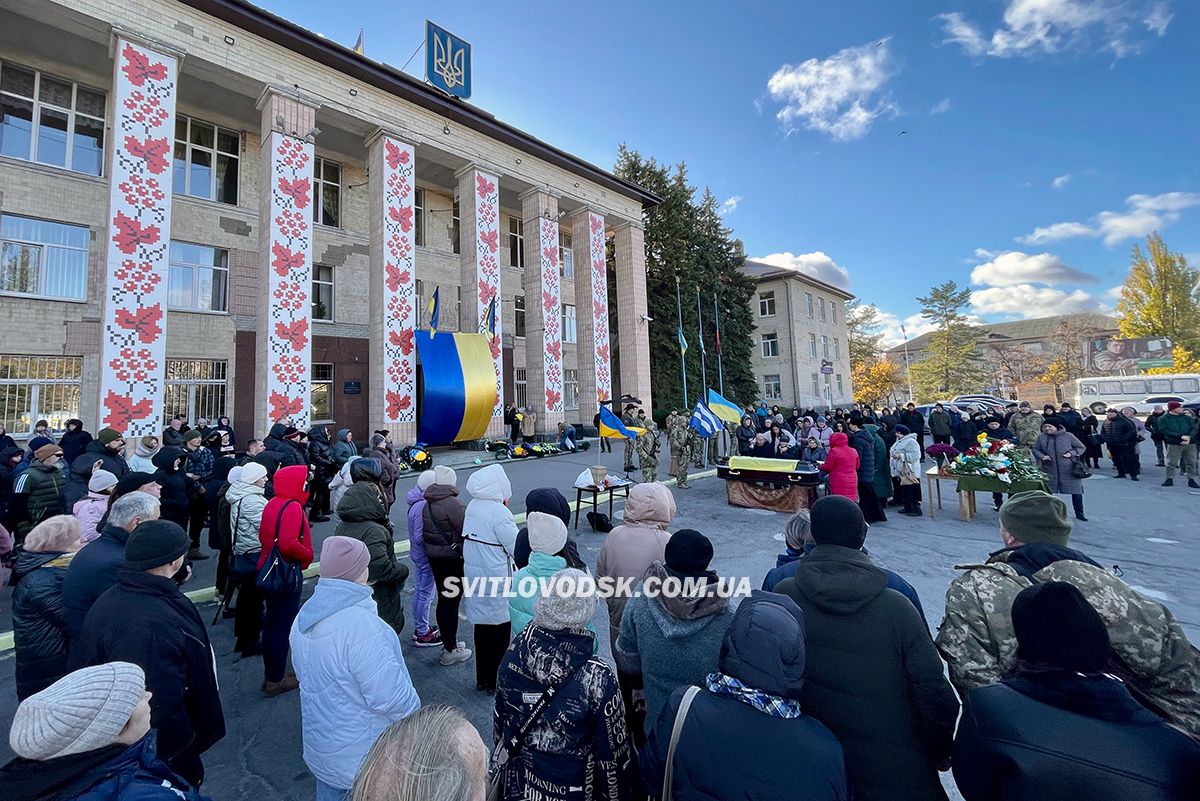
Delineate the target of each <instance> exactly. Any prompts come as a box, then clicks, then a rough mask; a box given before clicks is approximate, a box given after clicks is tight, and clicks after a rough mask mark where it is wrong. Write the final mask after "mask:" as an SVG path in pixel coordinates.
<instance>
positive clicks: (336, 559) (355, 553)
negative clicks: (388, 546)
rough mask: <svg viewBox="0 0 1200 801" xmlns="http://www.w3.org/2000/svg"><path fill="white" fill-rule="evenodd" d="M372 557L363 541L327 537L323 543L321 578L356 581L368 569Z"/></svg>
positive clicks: (350, 538) (351, 538)
mask: <svg viewBox="0 0 1200 801" xmlns="http://www.w3.org/2000/svg"><path fill="white" fill-rule="evenodd" d="M370 561H371V555H370V554H369V553H367V546H366V545H364V544H363V542H362V540H356V539H354V538H353V537H326V538H325V541H324V542H322V543H321V578H331V579H345V580H346V581H354V580H355V579H357V578H358V577H359V576H361V575H362V572H363V571H364V570H366V569H367V563H368V562H370Z"/></svg>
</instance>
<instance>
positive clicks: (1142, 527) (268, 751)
mask: <svg viewBox="0 0 1200 801" xmlns="http://www.w3.org/2000/svg"><path fill="white" fill-rule="evenodd" d="M597 454H598V451H593V452H590V453H588V454H582V455H579V456H569V457H568V456H564V457H556V458H555V459H547V460H543V461H541V462H524V463H513V464H511V466H509V465H506V469H508V471H509V475H510V476H511V477H512V481H513V486H514V501H515V503H514V509H515V510H519V509H520V508H521V506H522V504H521V503H520V501H521V500H522V499H523V498H524V493H525V492H527V491H528V490H529V489H531V488H533V487H535V486H547V485H550V486H558V487H560V488H562V489H563V490H564V492H565V491H566V488H567V487H569V486H570V484H571V483H572V482H573V480H574V478H575V476H576V475H577V474H578V472H579V471H580V470H582V469H584V468H585V467H587V466H588V465H590V464H593V463H595V462H596V461H598V460H597V459H595V456H596V455H597ZM616 456H617V457H618V458H617V460H616V461H617V462H619V460H620V453H619V449H618V453H617V454H616ZM599 461H603V462H604V463H606V464H610V465H611V464H612V462H610V461H609V459H608V458H605V459H603V460H599ZM1143 461H1144V463H1147V462H1148V463H1150V464H1152V463H1153V458H1150V459H1149V460H1143ZM616 466H617V467H620V465H619V464H617V465H616ZM469 472H470V470H469V469H467V470H459V478H460V485H465V479H466V477H467V474H468V473H469ZM1162 473H1163V471H1162V468H1157V467H1152V466H1151V467H1147V468H1146V472H1145V473H1144V474H1143V480H1142V481H1141V482H1139V483H1131V482H1129V481H1122V480H1116V479H1114V478H1111V471H1109V470H1108V469H1107V468H1102V469H1101V470H1099V471H1097V473H1096V475H1095V476H1094V477H1092V478H1090V479H1088V480H1087V481H1085V483H1084V487H1085V501H1086V504H1087V514H1088V517H1089V518H1090V520H1089V522H1086V523H1078V524H1076V527H1075V531H1074V533H1073V535H1072V538H1071V545H1072V546H1073V547H1075V548H1078V549H1079V550H1081V551H1083V552H1084V553H1086V554H1088V555H1090V556H1091V557H1092V558H1094V559H1095V560H1096V561H1097V562H1099V563H1101V564H1103V565H1105V566H1113V565H1117V566H1119V568H1120V570H1121V571H1122V573H1123V576H1124V580H1125V581H1127V582H1129V583H1130V584H1131V585H1132V586H1134V587H1135V588H1137V589H1138V590H1139V591H1140V592H1142V593H1144V594H1146V595H1148V596H1151V597H1153V598H1155V599H1157V600H1160V601H1162V602H1163V603H1166V604H1167V605H1168V606H1169V607H1170V608H1171V610H1172V612H1173V613H1174V614H1175V616H1176V617H1177V618H1178V619H1179V620H1180V622H1181V623H1182V624H1183V626H1184V628H1185V629H1186V630H1187V632H1188V636H1189V637H1190V638H1191V639H1192V641H1193V642H1194V643H1200V591H1198V590H1197V585H1198V583H1197V567H1196V566H1197V565H1198V564H1200V538H1198V537H1197V536H1196V525H1195V521H1196V516H1197V511H1198V510H1200V492H1198V491H1195V490H1188V489H1187V488H1186V486H1182V485H1181V484H1182V482H1180V483H1179V484H1178V485H1177V486H1175V487H1174V488H1170V489H1167V488H1163V487H1160V486H1159V482H1161V480H1162ZM411 481H412V479H407V480H406V481H405V483H404V484H403V487H404V489H407V487H408V486H410V485H411ZM673 492H674V494H675V498H676V503H677V505H678V507H679V513H678V515H677V516H676V518H675V520H674V522H673V524H672V528H673V529H679V528H685V527H690V528H695V529H698V530H699V531H701V532H704V533H705V534H706V535H708V536H709V537H710V538H711V539H712V541H713V544H714V547H715V551H716V558H715V560H714V562H713V567H714V569H715V570H717V571H718V572H719V573H720V574H721V575H723V576H728V577H733V578H735V579H736V578H738V577H742V576H745V577H748V578H749V580H750V583H751V584H752V585H753V586H755V587H757V586H760V585H761V582H762V578H763V575H764V574H765V573H766V571H767V570H768V569H770V568H772V567H774V566H775V555H776V554H777V553H779V552H780V551H781V550H782V549H783V543H782V539H783V535H782V531H783V524H784V522H785V520H786V519H787V516H786V515H783V514H778V513H773V512H766V511H759V510H747V509H738V508H734V507H730V506H729V505H727V503H726V499H725V487H724V482H722V481H720V480H718V479H715V478H706V479H699V480H696V481H694V482H692V486H691V488H690V489H686V490H681V489H678V488H673ZM950 494H951V495H952V493H950ZM571 500H574V494H573V493H572V494H571ZM987 500H988V498H987V497H986V495H981V496H980V498H979V514H978V516H977V517H976V518H975V519H974V520H973V521H972V522H970V523H964V522H960V521H959V520H958V517H957V508H956V506H955V504H954V501H953V498H952V497H951V498H946V501H947V505H946V508H944V509H942V510H941V511H940V512H938V513H937V517H936V518H935V519H933V520H931V519H929V518H928V517H922V518H909V517H903V516H900V515H896V514H892V515H891V517H890V519H889V521H888V522H887V523H883V524H875V525H872V526H871V532H870V535H869V536H868V540H867V547H868V549H869V551H870V553H871V557H872V559H874V560H875V561H876V562H877V563H878V564H880V565H882V566H885V567H888V568H890V569H892V570H895V571H896V572H898V573H900V574H901V575H902V576H904V577H905V578H906V579H908V581H909V582H911V583H912V584H913V586H914V587H915V588H916V589H917V591H918V592H919V593H920V596H921V601H922V604H923V605H924V607H925V611H926V615H927V617H928V620H929V621H930V624H931V626H936V625H937V624H938V623H939V622H940V621H941V619H942V616H943V612H944V609H945V602H944V594H945V591H946V587H947V586H948V585H949V583H950V581H951V580H952V579H953V578H954V576H955V575H957V573H958V571H957V570H956V568H955V566H956V565H962V564H969V563H977V562H979V561H981V560H983V559H985V558H986V557H987V554H988V553H989V552H991V551H993V550H996V549H998V548H1000V547H1001V543H1000V537H999V531H998V517H997V515H996V513H995V512H994V511H992V509H991V505H990V504H989V503H987ZM926 502H927V503H928V500H927V501H926ZM620 509H621V503H620V502H618V504H617V511H618V515H617V516H618V517H619V513H620ZM889 511H890V510H889ZM400 514H402V512H401V511H399V510H397V511H396V516H397V519H399V515H400ZM320 528H321V529H323V530H322V531H321V532H320V534H321V535H322V536H323V535H326V534H329V533H331V532H332V526H331V524H325V525H324V526H322V527H320ZM398 530H400V531H402V530H403V527H402V526H401V527H400V528H399V529H398ZM573 536H577V539H578V542H579V546H580V552H581V555H582V556H583V558H584V559H585V561H587V562H588V563H589V564H595V559H596V554H597V552H598V550H599V547H600V545H601V544H602V542H603V538H604V536H603V535H602V534H597V533H595V532H592V531H590V530H587V526H586V523H585V524H583V525H581V527H580V529H579V532H578V533H577V534H573ZM312 584H313V582H309V584H308V586H307V587H306V592H311V588H312ZM212 611H213V607H212V606H211V604H207V605H204V606H202V608H201V614H202V615H203V616H204V618H205V621H206V622H207V621H208V620H210V619H211V617H212ZM408 617H409V620H410V626H411V614H410V615H409V616H408ZM594 623H595V626H596V629H597V631H598V632H599V640H600V644H601V653H602V654H604V655H605V656H606V657H609V656H610V655H609V653H608V637H607V626H608V618H607V615H606V614H605V613H604V610H603V609H600V610H598V612H597V615H596V617H595V619H594ZM210 632H211V636H212V640H213V645H214V649H215V650H216V656H217V664H218V674H219V678H220V682H221V695H222V699H223V704H224V710H225V717H226V722H227V727H228V734H227V735H226V737H225V739H224V740H222V741H221V742H220V743H218V744H217V745H216V746H215V747H214V748H213V749H212V750H211V751H210V752H209V753H208V754H207V755H206V756H205V764H206V765H207V768H208V780H207V781H206V783H205V787H204V791H205V793H206V794H208V795H210V796H211V797H212V798H214V799H217V801H225V800H226V799H243V798H251V797H253V798H255V799H256V801H283V800H284V799H295V800H296V801H301V799H303V800H304V801H308V799H311V798H312V797H313V786H314V785H313V780H312V778H311V776H310V775H309V773H308V771H307V769H306V768H305V765H304V761H303V758H302V754H301V733H300V712H299V697H298V695H297V694H295V693H291V694H288V695H285V696H281V697H279V698H275V699H271V700H266V699H263V698H262V696H261V693H260V691H259V685H260V683H261V681H262V663H261V660H260V659H258V658H253V659H248V660H243V659H239V658H238V657H237V656H236V655H235V654H233V652H232V646H233V641H232V625H231V622H230V621H224V620H223V621H220V622H219V623H217V625H215V626H213V627H212V628H211V629H210ZM470 634H471V632H470V627H469V626H467V625H465V622H464V625H463V627H462V629H460V637H461V638H462V639H465V640H467V642H468V643H470V640H471V636H470ZM404 640H405V642H404V650H405V657H406V659H407V663H408V667H409V671H410V673H411V675H412V678H413V681H414V684H415V686H416V687H417V690H418V691H419V693H420V695H421V698H422V700H423V701H424V702H425V703H448V704H453V705H455V706H458V707H460V708H461V709H463V710H464V712H465V714H466V715H467V717H468V718H469V719H470V720H471V721H472V722H473V723H474V724H475V725H476V726H477V727H478V728H479V730H480V731H481V732H482V733H483V736H484V739H485V741H490V737H491V714H492V703H493V698H492V697H491V696H488V695H485V694H483V693H481V692H477V691H476V690H475V689H474V686H475V682H474V665H473V664H472V663H471V662H470V661H468V662H466V663H464V664H461V665H455V666H452V667H449V668H445V667H442V666H441V665H439V664H438V661H437V657H438V654H437V649H417V648H413V647H412V645H411V641H410V638H408V637H405V638H404ZM12 666H13V661H12V653H11V652H7V653H4V654H0V730H2V731H7V729H8V726H9V723H10V721H11V719H12V715H13V712H14V710H15V706H16V697H15V691H14V686H13V667H12ZM10 757H11V754H10V752H9V750H8V745H7V738H0V758H3V759H5V760H7V759H8V758H10ZM730 768H731V769H734V770H736V766H730ZM943 776H944V781H945V782H946V783H947V786H948V789H949V791H950V795H951V798H958V797H959V796H958V794H957V792H956V791H955V790H954V788H953V786H952V785H953V783H952V781H950V780H949V778H948V776H949V775H948V774H943Z"/></svg>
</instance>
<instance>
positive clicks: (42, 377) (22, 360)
mask: <svg viewBox="0 0 1200 801" xmlns="http://www.w3.org/2000/svg"><path fill="white" fill-rule="evenodd" d="M82 372H83V359H81V358H79V357H78V356H0V423H2V424H3V425H4V429H5V430H6V431H7V432H8V433H9V434H11V435H12V436H13V437H15V438H16V439H25V438H28V437H30V436H32V435H33V426H34V424H35V423H36V422H37V421H38V420H45V421H46V422H48V423H49V424H50V428H51V429H52V430H54V431H62V430H63V429H65V428H66V427H67V421H68V420H70V419H71V418H73V417H78V416H79V393H80V389H81V386H82Z"/></svg>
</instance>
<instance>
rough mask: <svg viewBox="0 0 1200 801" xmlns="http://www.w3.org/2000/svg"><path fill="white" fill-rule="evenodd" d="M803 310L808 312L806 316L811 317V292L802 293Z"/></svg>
mask: <svg viewBox="0 0 1200 801" xmlns="http://www.w3.org/2000/svg"><path fill="white" fill-rule="evenodd" d="M804 308H805V309H806V310H807V311H808V316H809V317H812V316H813V296H812V293H811V292H805V293H804Z"/></svg>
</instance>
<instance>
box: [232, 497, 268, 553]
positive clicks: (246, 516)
mask: <svg viewBox="0 0 1200 801" xmlns="http://www.w3.org/2000/svg"><path fill="white" fill-rule="evenodd" d="M263 492H264V490H263V488H262V487H260V486H257V485H255V484H247V483H246V482H244V481H235V482H233V483H232V484H230V485H229V489H228V490H226V491H225V502H226V503H228V504H229V529H230V530H231V531H232V532H233V552H234V553H235V554H237V555H238V556H240V555H242V554H246V553H254V552H256V551H261V550H262V544H261V543H260V542H259V540H258V530H259V528H260V527H261V526H262V516H263V510H264V509H266V508H267V496H266V495H264V494H263Z"/></svg>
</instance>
